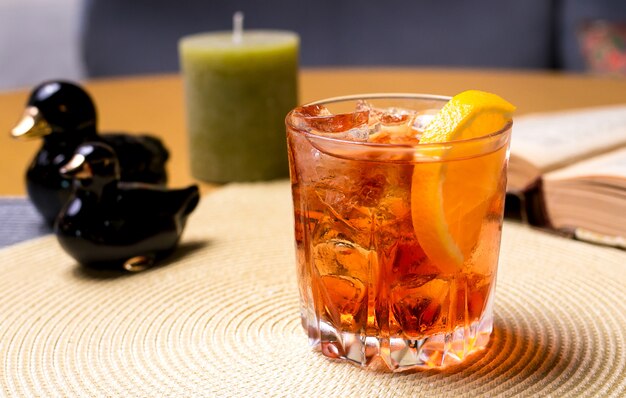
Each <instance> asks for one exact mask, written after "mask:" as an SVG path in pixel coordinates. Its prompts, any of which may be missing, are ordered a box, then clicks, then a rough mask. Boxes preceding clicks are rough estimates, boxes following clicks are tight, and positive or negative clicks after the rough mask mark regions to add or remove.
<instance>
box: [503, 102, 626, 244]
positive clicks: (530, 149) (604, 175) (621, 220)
mask: <svg viewBox="0 0 626 398" xmlns="http://www.w3.org/2000/svg"><path fill="white" fill-rule="evenodd" d="M508 177H509V182H508V185H507V192H508V193H510V194H514V195H516V196H518V197H523V198H524V199H523V200H524V201H525V202H526V203H527V205H525V206H523V208H524V210H525V211H526V212H529V213H537V212H541V213H542V214H528V216H529V217H528V219H530V220H533V221H534V223H536V224H543V225H545V226H548V227H551V228H554V229H558V230H560V231H565V232H568V233H571V234H572V235H574V236H576V237H577V238H579V239H583V240H590V241H594V242H597V243H603V244H608V245H612V246H618V247H622V248H626V105H620V106H610V107H602V108H592V109H581V110H572V111H566V112H553V113H543V114H534V115H528V116H521V117H518V118H516V119H515V121H514V125H513V136H512V141H511V159H510V162H509V176H508ZM528 203H531V205H528ZM537 204H539V206H538V205H537Z"/></svg>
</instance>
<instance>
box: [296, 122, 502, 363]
mask: <svg viewBox="0 0 626 398" xmlns="http://www.w3.org/2000/svg"><path fill="white" fill-rule="evenodd" d="M288 142H289V146H290V157H291V159H290V161H291V168H292V170H291V176H292V187H293V197H294V208H295V230H296V247H297V263H298V277H299V289H300V295H301V304H302V317H303V326H304V327H305V329H306V330H308V332H309V337H310V340H311V343H312V344H314V345H318V346H320V347H321V349H322V351H323V352H324V354H326V355H328V356H334V357H341V358H348V359H352V360H354V361H355V362H359V361H360V363H361V364H362V365H364V364H367V363H369V361H370V360H371V358H370V357H369V356H368V354H367V352H368V347H366V348H365V349H364V350H363V349H361V351H365V352H366V355H365V357H364V358H362V359H355V358H351V355H353V354H351V349H350V347H349V345H350V344H348V343H346V342H345V341H343V342H342V341H340V340H341V339H342V338H343V337H342V336H356V337H354V338H355V339H357V340H358V339H360V341H361V342H363V341H365V340H364V339H366V338H369V337H373V338H375V341H376V342H375V343H374V345H375V347H374V349H373V354H372V355H371V356H376V355H378V356H382V357H383V359H384V360H385V362H386V363H387V364H388V365H389V366H390V367H392V368H395V367H400V366H402V365H401V362H402V361H405V360H404V359H401V360H397V361H396V362H397V363H394V360H393V359H390V356H393V355H392V354H390V353H389V352H392V351H393V343H391V341H392V340H394V339H396V340H397V341H405V342H408V341H420V340H423V339H425V338H427V337H428V336H433V335H438V334H443V335H445V334H448V335H450V336H452V335H453V334H454V333H455V331H457V330H466V331H467V333H466V335H464V336H465V337H463V341H462V342H461V344H460V348H459V347H457V346H458V342H454V341H452V342H451V343H450V344H449V345H448V347H447V348H444V349H443V350H444V351H446V350H447V351H454V350H455V349H456V351H457V352H456V354H455V355H456V357H460V359H463V357H465V356H466V355H468V354H470V353H472V352H474V351H475V350H477V349H480V348H483V346H484V345H485V344H486V342H487V339H488V338H487V339H485V338H484V333H482V334H481V332H484V331H486V333H487V336H488V333H489V332H490V331H491V329H490V328H491V324H490V319H491V318H490V317H491V313H490V311H491V305H490V298H491V297H492V291H493V286H494V281H495V275H496V266H497V259H498V250H499V244H500V228H501V223H502V213H503V203H504V200H503V199H504V189H505V185H506V180H505V164H506V161H505V159H506V148H505V147H502V148H500V149H498V150H497V151H495V152H492V153H490V154H487V155H484V156H481V158H480V159H482V160H480V159H479V158H473V159H472V158H470V159H462V160H454V161H451V162H456V163H455V164H454V165H453V166H454V167H452V166H450V167H449V169H450V170H454V169H459V167H460V168H463V167H465V166H467V167H469V168H472V167H476V164H475V163H472V162H479V161H482V162H484V158H485V156H488V157H492V158H493V159H492V160H490V161H491V162H496V163H497V164H501V165H502V167H501V169H500V170H499V175H498V176H496V179H495V180H496V181H499V186H498V188H497V189H495V190H494V192H495V193H494V194H493V195H492V196H491V197H489V198H488V199H487V202H486V203H483V204H482V205H481V209H482V210H481V211H483V212H484V216H482V217H479V218H478V219H476V217H471V219H472V220H474V222H479V223H480V224H481V225H480V228H478V229H477V228H476V226H474V227H473V228H468V229H471V230H472V231H479V233H478V234H476V236H473V237H468V238H467V239H472V241H471V242H464V245H465V246H468V245H469V246H470V247H471V255H469V256H467V258H465V260H464V262H463V266H462V267H461V268H459V269H458V270H457V272H454V273H450V272H449V271H448V272H447V273H446V272H444V271H442V270H443V269H446V268H445V267H440V266H439V265H438V264H437V262H436V261H435V260H434V259H431V258H429V257H428V256H427V255H426V253H425V252H424V250H423V249H422V247H421V246H420V243H419V241H420V239H419V238H420V237H419V236H416V232H415V228H414V226H413V220H412V217H411V206H419V205H420V203H412V202H411V197H412V195H411V189H412V187H411V183H412V175H413V172H414V170H415V171H416V172H419V167H420V165H419V164H417V163H415V162H412V161H406V162H395V163H394V162H377V161H366V160H354V159H352V160H348V159H340V158H338V157H334V156H331V155H328V154H325V153H323V152H321V151H318V150H316V149H315V148H314V147H313V146H312V145H311V144H310V142H308V140H307V139H306V137H304V136H303V135H301V134H298V133H294V132H290V133H289V134H288ZM493 180H494V179H493V176H492V178H491V182H490V183H493ZM471 183H472V184H473V185H476V184H480V181H471ZM413 189H415V188H413ZM460 189H462V188H460ZM413 197H415V195H413ZM417 197H419V196H417ZM447 205H450V204H447ZM463 220H464V218H463V215H459V219H458V220H457V221H458V222H454V220H452V223H451V225H450V228H460V230H461V231H463V229H464V228H465V227H466V226H465V225H463ZM476 220H477V221H476ZM448 221H450V220H448ZM453 224H454V225H453ZM448 270H449V268H448ZM485 316H486V317H488V318H489V324H488V325H487V326H486V327H485V328H484V329H485V330H483V331H480V330H479V331H476V330H473V329H472V328H474V329H475V328H476V325H478V324H479V323H480V322H481V319H482V318H483V317H485ZM485 324H486V323H485ZM320 325H321V326H320ZM324 330H331V331H332V332H325V331H324ZM472 330H473V331H472ZM329 344H330V345H332V347H331V348H330V349H329V348H327V346H328V345H329ZM363 344H365V343H363ZM407 344H409V345H410V343H407ZM416 344H417V343H416ZM420 344H421V343H420ZM455 344H456V345H457V346H455ZM325 347H326V348H325ZM355 351H356V350H355ZM435 351H437V350H435ZM440 351H441V350H440ZM440 351H437V352H434V353H432V354H428V355H431V357H432V358H430V357H429V358H426V359H424V360H423V361H422V362H424V363H425V364H424V363H421V365H422V366H426V367H430V366H445V365H446V364H447V363H446V362H445V361H443V360H441V358H439V357H441V356H442V355H443V354H442V353H441V352H440ZM398 355H400V354H397V356H398ZM428 355H426V356H428ZM433 358H434V359H433ZM431 360H432V362H429V361H431ZM440 360H441V362H438V361H440ZM405 362H406V361H405ZM416 365H419V364H417V363H416Z"/></svg>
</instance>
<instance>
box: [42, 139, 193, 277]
mask: <svg viewBox="0 0 626 398" xmlns="http://www.w3.org/2000/svg"><path fill="white" fill-rule="evenodd" d="M61 173H62V174H63V175H65V176H67V177H68V178H73V179H74V180H73V185H74V187H73V191H72V194H71V196H70V199H69V200H68V202H67V203H66V204H65V206H64V207H63V209H62V210H61V212H60V214H59V216H58V218H57V220H56V223H55V227H54V230H55V233H56V235H57V238H58V241H59V243H60V244H61V246H62V247H63V249H65V251H66V252H67V253H68V254H69V255H71V256H72V257H74V259H76V260H77V261H78V262H79V263H80V264H82V265H84V266H87V267H91V268H98V269H125V270H127V271H140V270H143V269H145V268H148V267H150V266H152V265H153V264H154V263H155V261H158V260H159V259H161V258H163V257H165V256H167V255H168V254H169V253H171V252H172V251H173V250H174V249H175V248H176V245H177V243H178V240H179V238H180V236H181V234H182V232H183V229H184V227H185V223H186V221H187V217H188V216H189V214H190V213H191V212H192V211H193V210H194V209H195V207H196V205H197V204H198V200H199V197H200V195H199V192H198V187H197V186H195V185H194V186H190V187H188V188H184V189H176V190H167V189H165V188H163V187H160V186H157V185H149V184H138V183H124V182H120V178H119V177H120V168H119V164H118V161H117V159H116V156H115V152H114V151H113V150H112V149H111V147H109V146H108V145H106V144H103V143H85V144H81V145H80V146H79V147H78V149H77V150H76V153H75V155H74V156H73V157H72V158H71V159H70V161H69V162H68V163H67V164H66V165H65V166H63V167H62V168H61Z"/></svg>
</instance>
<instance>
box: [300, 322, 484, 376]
mask: <svg viewBox="0 0 626 398" xmlns="http://www.w3.org/2000/svg"><path fill="white" fill-rule="evenodd" d="M309 326H313V325H309ZM307 329H308V332H309V333H308V334H309V343H310V344H311V345H312V346H314V347H315V348H316V349H318V350H320V351H321V352H322V354H324V355H325V356H327V357H329V358H335V359H344V360H347V361H349V362H350V363H352V364H354V365H357V366H361V367H376V366H378V364H379V362H380V361H379V359H380V360H382V362H384V364H385V365H386V367H387V368H389V370H391V371H394V372H402V371H406V370H410V369H442V368H445V367H448V366H450V365H456V364H459V363H461V362H463V360H464V359H466V358H467V357H468V356H470V355H472V354H474V353H475V352H478V351H481V350H482V349H484V348H485V347H486V346H487V344H488V343H489V337H490V335H491V332H492V330H493V316H492V314H491V311H489V313H485V314H483V316H482V318H481V319H480V320H478V321H476V322H472V323H471V324H469V325H467V326H466V327H458V328H456V329H455V330H454V331H452V332H450V333H439V334H435V335H430V336H428V337H424V338H422V339H415V340H411V339H405V338H401V337H390V338H384V337H376V336H366V335H361V334H356V333H350V332H341V331H338V330H337V329H335V328H334V327H333V326H332V325H331V324H330V323H327V322H324V321H320V323H319V329H318V330H316V329H317V328H315V327H307Z"/></svg>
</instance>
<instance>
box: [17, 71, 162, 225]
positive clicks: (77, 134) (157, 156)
mask: <svg viewBox="0 0 626 398" xmlns="http://www.w3.org/2000/svg"><path fill="white" fill-rule="evenodd" d="M96 122H97V118H96V108H95V106H94V103H93V101H92V100H91V97H90V96H89V94H87V92H86V91H85V90H83V89H82V88H81V87H79V86H78V85H76V84H73V83H71V82H65V81H48V82H45V83H42V84H40V85H39V86H37V87H35V89H33V91H32V93H31V95H30V98H29V99H28V102H27V105H26V109H25V110H24V115H23V117H22V119H21V120H20V122H18V124H17V125H16V126H15V127H14V128H13V130H12V131H11V135H12V136H13V137H14V138H40V137H42V138H43V145H42V146H41V149H40V150H39V151H38V152H37V154H36V155H35V157H34V159H33V160H32V162H31V164H30V166H29V168H28V170H27V172H26V188H27V191H28V196H29V199H30V200H31V202H32V203H33V204H34V206H35V208H36V209H37V210H38V211H39V213H40V214H41V215H42V216H43V218H44V220H45V221H46V222H47V223H48V224H49V225H50V226H51V225H52V224H53V223H54V220H55V218H56V216H57V215H58V214H59V211H60V210H61V207H62V206H63V204H64V203H65V202H66V201H67V199H68V198H69V194H70V191H71V180H70V179H68V178H67V177H64V176H62V175H61V174H60V173H59V168H60V167H61V166H63V164H65V163H66V162H67V161H68V160H69V159H70V158H71V157H72V155H73V154H74V151H75V150H76V148H77V147H78V146H79V145H80V144H82V143H84V142H88V141H90V142H93V141H99V142H104V143H106V144H108V145H110V146H111V147H112V148H113V149H114V151H115V153H116V155H117V158H118V159H119V163H120V173H121V179H122V180H124V181H139V182H146V183H151V184H165V183H166V182H167V175H166V171H165V163H166V161H167V159H168V157H169V154H168V151H167V149H166V148H165V147H164V146H163V144H162V143H161V141H160V140H159V139H157V138H154V137H151V136H148V135H128V134H102V135H98V132H97V129H96Z"/></svg>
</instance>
